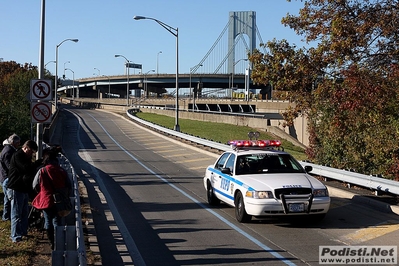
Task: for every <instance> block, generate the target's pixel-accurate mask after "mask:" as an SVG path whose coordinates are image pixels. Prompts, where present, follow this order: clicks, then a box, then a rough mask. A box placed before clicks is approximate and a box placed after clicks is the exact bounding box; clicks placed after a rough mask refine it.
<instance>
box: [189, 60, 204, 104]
mask: <svg viewBox="0 0 399 266" xmlns="http://www.w3.org/2000/svg"><path fill="white" fill-rule="evenodd" d="M198 67H202V64H198V65H195V66H193V67H192V68H190V97H191V93H193V90H192V88H191V74H192V72H193V69H194V68H198ZM194 91H195V90H194ZM194 110H195V93H193V111H194Z"/></svg>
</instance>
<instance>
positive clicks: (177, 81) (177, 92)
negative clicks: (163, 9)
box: [133, 16, 180, 132]
mask: <svg viewBox="0 0 399 266" xmlns="http://www.w3.org/2000/svg"><path fill="white" fill-rule="evenodd" d="M133 18H134V19H135V20H141V19H150V20H153V21H155V22H156V23H158V24H159V25H161V26H162V27H163V28H164V29H166V30H167V31H169V32H170V33H171V34H172V35H173V36H175V37H176V104H175V105H176V121H175V128H174V130H175V131H178V132H180V126H179V29H178V28H173V27H171V26H169V25H168V24H165V23H163V22H162V21H159V20H157V19H155V18H148V17H143V16H134V17H133Z"/></svg>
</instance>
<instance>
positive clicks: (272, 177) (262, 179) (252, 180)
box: [240, 173, 325, 191]
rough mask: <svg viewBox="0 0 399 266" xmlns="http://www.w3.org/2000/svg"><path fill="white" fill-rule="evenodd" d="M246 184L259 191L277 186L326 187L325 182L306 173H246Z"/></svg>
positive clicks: (242, 177) (243, 179)
mask: <svg viewBox="0 0 399 266" xmlns="http://www.w3.org/2000/svg"><path fill="white" fill-rule="evenodd" d="M240 179H241V181H242V182H243V185H244V186H248V188H249V187H251V188H253V189H254V190H257V191H264V190H268V191H271V190H274V189H277V188H295V187H296V188H299V187H302V188H314V189H322V188H325V186H324V184H323V183H321V182H320V181H319V180H317V179H316V178H314V177H312V176H310V175H308V174H305V173H295V174H267V175H245V176H241V178H240Z"/></svg>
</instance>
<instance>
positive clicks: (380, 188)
mask: <svg viewBox="0 0 399 266" xmlns="http://www.w3.org/2000/svg"><path fill="white" fill-rule="evenodd" d="M131 110H135V109H131ZM126 114H127V115H128V116H129V118H131V119H132V120H136V121H138V122H140V123H141V124H144V125H146V126H149V127H152V128H154V129H156V130H159V131H162V132H165V133H167V134H169V135H173V136H176V137H179V138H182V139H186V140H188V141H191V142H193V143H198V144H201V145H204V146H207V147H211V148H214V149H218V150H221V151H227V150H230V149H231V148H230V146H229V145H226V144H222V143H218V142H214V141H211V140H205V139H201V138H199V137H195V136H191V135H188V134H185V133H181V132H177V131H175V130H171V129H168V128H165V127H162V126H159V125H155V124H153V123H150V122H148V121H145V120H142V119H140V118H138V117H137V116H135V115H132V114H131V113H130V112H129V110H127V111H126ZM300 163H301V165H302V166H305V165H310V166H312V168H313V170H312V174H315V175H320V176H322V177H324V178H329V179H334V180H338V181H341V182H345V183H347V184H352V185H357V186H360V187H364V188H368V189H371V190H373V191H375V194H376V195H378V194H379V193H381V192H384V193H389V194H393V195H399V182H397V181H394V180H389V179H385V178H381V177H376V176H369V175H364V174H359V173H356V172H351V171H347V170H342V169H336V168H332V167H327V166H321V165H317V164H313V163H309V162H305V161H300Z"/></svg>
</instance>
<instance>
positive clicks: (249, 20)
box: [228, 11, 257, 73]
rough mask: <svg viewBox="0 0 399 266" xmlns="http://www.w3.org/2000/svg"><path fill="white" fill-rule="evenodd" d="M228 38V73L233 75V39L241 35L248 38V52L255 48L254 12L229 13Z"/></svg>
mask: <svg viewBox="0 0 399 266" xmlns="http://www.w3.org/2000/svg"><path fill="white" fill-rule="evenodd" d="M229 17H230V23H229V36H228V50H229V56H228V73H234V64H235V61H236V59H235V39H236V38H237V36H239V35H241V34H246V35H247V36H248V38H249V51H248V52H250V53H252V52H253V51H254V50H255V48H256V30H257V28H256V12H254V11H238V12H236V11H232V12H229Z"/></svg>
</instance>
